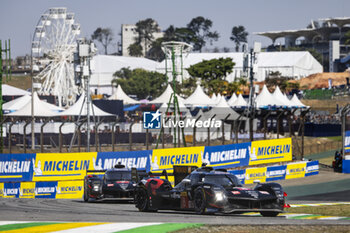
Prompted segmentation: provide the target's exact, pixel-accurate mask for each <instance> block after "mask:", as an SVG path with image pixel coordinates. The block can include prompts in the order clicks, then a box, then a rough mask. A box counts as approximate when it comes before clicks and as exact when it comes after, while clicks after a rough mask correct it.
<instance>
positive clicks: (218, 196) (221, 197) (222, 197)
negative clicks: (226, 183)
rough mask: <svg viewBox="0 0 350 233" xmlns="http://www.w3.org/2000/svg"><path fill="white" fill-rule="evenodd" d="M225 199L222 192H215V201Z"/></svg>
mask: <svg viewBox="0 0 350 233" xmlns="http://www.w3.org/2000/svg"><path fill="white" fill-rule="evenodd" d="M224 198H225V194H224V193H223V192H215V200H216V201H223V200H224Z"/></svg>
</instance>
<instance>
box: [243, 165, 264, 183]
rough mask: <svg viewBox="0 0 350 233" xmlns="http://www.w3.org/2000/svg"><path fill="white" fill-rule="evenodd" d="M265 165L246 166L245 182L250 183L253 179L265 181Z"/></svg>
mask: <svg viewBox="0 0 350 233" xmlns="http://www.w3.org/2000/svg"><path fill="white" fill-rule="evenodd" d="M266 171H267V168H266V167H258V168H247V169H245V181H244V183H245V184H252V183H253V182H254V180H259V181H260V182H261V183H263V182H266Z"/></svg>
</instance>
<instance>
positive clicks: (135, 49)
mask: <svg viewBox="0 0 350 233" xmlns="http://www.w3.org/2000/svg"><path fill="white" fill-rule="evenodd" d="M128 51H129V55H130V56H132V57H142V55H143V54H142V46H141V45H140V44H138V43H133V44H131V45H129V47H128Z"/></svg>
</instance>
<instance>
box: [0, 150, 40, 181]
mask: <svg viewBox="0 0 350 233" xmlns="http://www.w3.org/2000/svg"><path fill="white" fill-rule="evenodd" d="M34 160H35V154H1V155H0V182H14V181H31V180H32V176H33V161H34Z"/></svg>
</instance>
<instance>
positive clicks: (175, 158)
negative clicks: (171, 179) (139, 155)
mask: <svg viewBox="0 0 350 233" xmlns="http://www.w3.org/2000/svg"><path fill="white" fill-rule="evenodd" d="M203 153H204V146H198V147H183V148H170V149H155V150H153V154H152V159H151V161H150V168H151V171H163V170H164V169H165V170H167V171H171V170H173V165H192V166H197V167H200V166H201V165H202V162H203V161H202V154H203Z"/></svg>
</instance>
